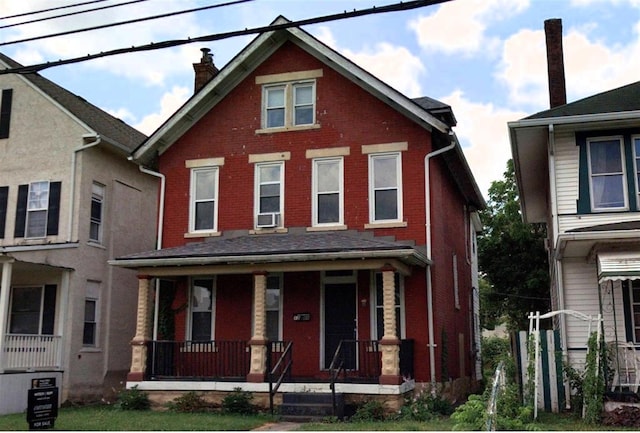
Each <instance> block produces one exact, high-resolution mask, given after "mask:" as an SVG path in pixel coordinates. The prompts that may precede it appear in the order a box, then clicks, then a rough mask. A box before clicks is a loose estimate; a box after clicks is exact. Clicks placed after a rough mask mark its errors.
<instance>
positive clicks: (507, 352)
mask: <svg viewBox="0 0 640 433" xmlns="http://www.w3.org/2000/svg"><path fill="white" fill-rule="evenodd" d="M481 351H482V353H481V357H482V366H483V372H482V374H483V376H484V380H485V382H486V383H491V378H492V377H493V375H494V373H495V371H496V368H497V367H498V364H499V363H500V361H504V365H505V369H506V373H507V377H508V378H510V379H515V376H516V368H515V361H514V360H513V356H511V343H510V341H509V339H508V338H502V337H483V338H482V346H481Z"/></svg>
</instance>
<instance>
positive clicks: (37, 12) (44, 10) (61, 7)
mask: <svg viewBox="0 0 640 433" xmlns="http://www.w3.org/2000/svg"><path fill="white" fill-rule="evenodd" d="M104 1H107V0H92V1H88V2H84V3H75V4H72V5H66V6H58V7H55V8H49V9H41V10H39V11H31V12H24V13H21V14H16V15H7V16H6V17H0V20H5V19H8V18H18V17H25V16H27V15H35V14H39V13H42V12H51V11H57V10H60V9H68V8H74V7H76V6H84V5H88V4H91V3H101V2H104Z"/></svg>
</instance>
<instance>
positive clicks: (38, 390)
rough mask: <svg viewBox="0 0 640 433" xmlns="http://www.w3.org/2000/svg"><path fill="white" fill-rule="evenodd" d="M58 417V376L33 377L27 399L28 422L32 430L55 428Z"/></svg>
mask: <svg viewBox="0 0 640 433" xmlns="http://www.w3.org/2000/svg"><path fill="white" fill-rule="evenodd" d="M57 417H58V387H56V378H55V377H47V378H41V379H33V380H32V381H31V389H30V390H29V394H28V400H27V422H28V423H29V429H30V430H44V429H48V428H53V423H54V422H55V420H56V418H57Z"/></svg>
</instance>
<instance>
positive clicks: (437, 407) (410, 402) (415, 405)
mask: <svg viewBox="0 0 640 433" xmlns="http://www.w3.org/2000/svg"><path fill="white" fill-rule="evenodd" d="M452 413H453V405H452V404H451V403H450V402H449V401H447V400H446V399H444V398H442V397H441V396H439V395H432V394H431V393H430V392H428V391H426V390H425V389H423V390H422V391H421V392H420V393H418V394H417V395H414V396H410V397H405V400H404V405H403V406H402V407H401V408H400V412H399V418H400V419H407V420H414V421H429V420H432V419H434V418H435V417H437V416H440V415H444V416H449V415H451V414H452Z"/></svg>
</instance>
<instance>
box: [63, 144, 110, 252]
mask: <svg viewBox="0 0 640 433" xmlns="http://www.w3.org/2000/svg"><path fill="white" fill-rule="evenodd" d="M91 137H94V138H95V139H94V141H92V142H90V143H87V144H83V145H81V146H78V147H76V148H75V149H73V152H72V153H71V195H70V198H71V200H70V201H71V203H69V227H68V230H67V242H71V241H72V238H73V214H74V213H75V203H76V200H75V195H76V155H77V154H78V152H80V151H83V150H87V149H90V148H92V147H95V146H97V145H98V144H100V143H101V142H102V138H101V137H100V135H97V134H96V135H83V136H82V138H83V139H84V138H91Z"/></svg>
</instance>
